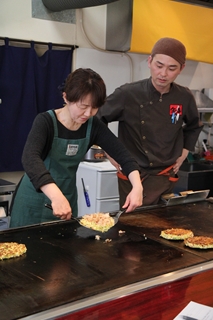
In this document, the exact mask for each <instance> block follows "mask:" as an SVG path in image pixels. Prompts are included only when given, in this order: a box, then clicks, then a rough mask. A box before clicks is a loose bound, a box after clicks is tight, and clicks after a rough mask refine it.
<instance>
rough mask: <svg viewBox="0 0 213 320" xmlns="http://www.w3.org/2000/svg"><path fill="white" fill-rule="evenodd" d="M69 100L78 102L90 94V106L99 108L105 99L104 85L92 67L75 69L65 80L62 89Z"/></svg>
mask: <svg viewBox="0 0 213 320" xmlns="http://www.w3.org/2000/svg"><path fill="white" fill-rule="evenodd" d="M62 91H63V92H65V93H66V99H67V100H68V101H69V102H78V101H81V100H82V99H84V97H86V96H87V95H88V94H90V95H91V99H92V107H93V108H100V107H101V106H102V105H103V104H104V102H105V100H106V85H105V83H104V81H103V79H102V78H101V76H100V75H99V74H98V73H96V72H95V71H93V70H92V69H89V68H87V69H83V68H79V69H76V70H75V71H74V72H72V73H70V74H69V75H68V77H67V79H66V80H65V83H64V88H63V90H62Z"/></svg>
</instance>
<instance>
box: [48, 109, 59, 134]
mask: <svg viewBox="0 0 213 320" xmlns="http://www.w3.org/2000/svg"><path fill="white" fill-rule="evenodd" d="M47 112H48V113H49V115H50V116H51V117H52V120H53V127H54V137H58V126H57V120H56V116H55V113H54V111H53V110H48V111H47Z"/></svg>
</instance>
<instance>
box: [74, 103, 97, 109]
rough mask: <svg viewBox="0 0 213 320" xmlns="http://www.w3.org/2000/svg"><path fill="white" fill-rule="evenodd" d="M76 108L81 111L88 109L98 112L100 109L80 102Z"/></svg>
mask: <svg viewBox="0 0 213 320" xmlns="http://www.w3.org/2000/svg"><path fill="white" fill-rule="evenodd" d="M76 106H77V107H78V108H79V109H81V110H87V109H88V108H92V111H93V110H94V111H96V110H97V109H98V108H96V107H92V106H89V105H87V104H83V103H80V102H76Z"/></svg>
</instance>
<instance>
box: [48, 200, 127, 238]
mask: <svg viewBox="0 0 213 320" xmlns="http://www.w3.org/2000/svg"><path fill="white" fill-rule="evenodd" d="M45 207H46V208H48V209H51V210H52V206H51V204H49V203H45ZM125 211H126V209H123V210H119V211H114V212H110V213H109V216H110V217H111V218H112V219H113V220H114V225H115V224H116V223H117V222H118V219H119V217H120V216H121V214H122V213H124V212H125ZM71 219H72V220H75V221H77V222H78V223H79V224H80V225H81V226H83V227H84V228H87V229H90V230H94V231H99V232H106V231H100V230H96V229H93V228H91V227H86V226H85V225H83V224H82V223H81V219H83V217H80V218H74V217H71ZM114 225H113V226H112V227H114ZM112 227H111V228H112ZM111 228H109V229H111ZM109 229H108V230H109ZM108 230H107V231H108Z"/></svg>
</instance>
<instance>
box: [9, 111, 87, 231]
mask: <svg viewBox="0 0 213 320" xmlns="http://www.w3.org/2000/svg"><path fill="white" fill-rule="evenodd" d="M48 112H49V114H50V115H51V117H52V120H53V124H54V138H53V143H52V147H51V149H50V151H49V153H48V155H47V157H46V159H45V160H44V163H45V166H46V168H47V170H49V172H50V174H51V176H52V178H53V179H54V181H55V183H56V185H57V186H58V187H59V189H60V190H61V191H62V192H63V194H64V196H65V197H66V198H67V199H68V201H69V203H70V206H71V207H72V214H73V216H74V217H77V215H78V208H77V187H76V171H77V169H78V165H79V163H80V161H82V159H83V158H84V155H85V153H86V152H87V148H88V144H89V141H90V133H91V127H92V120H93V118H90V119H89V120H88V126H87V132H86V137H85V138H83V139H76V140H68V139H62V138H59V137H58V127H57V120H56V118H55V115H54V112H53V111H52V110H50V111H48ZM45 203H50V200H49V199H48V198H47V197H46V196H45V194H44V193H42V192H37V191H36V190H35V188H34V186H33V184H32V183H31V182H30V179H29V177H28V176H27V174H26V173H25V174H24V176H23V178H22V180H21V183H20V185H19V188H18V190H17V193H16V196H15V199H14V202H13V206H12V211H11V221H10V227H11V228H14V227H20V226H26V225H31V224H37V223H41V222H47V221H54V220H59V219H58V218H56V217H55V216H54V215H53V213H52V211H51V210H49V209H48V208H46V207H45V206H44V205H45Z"/></svg>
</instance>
